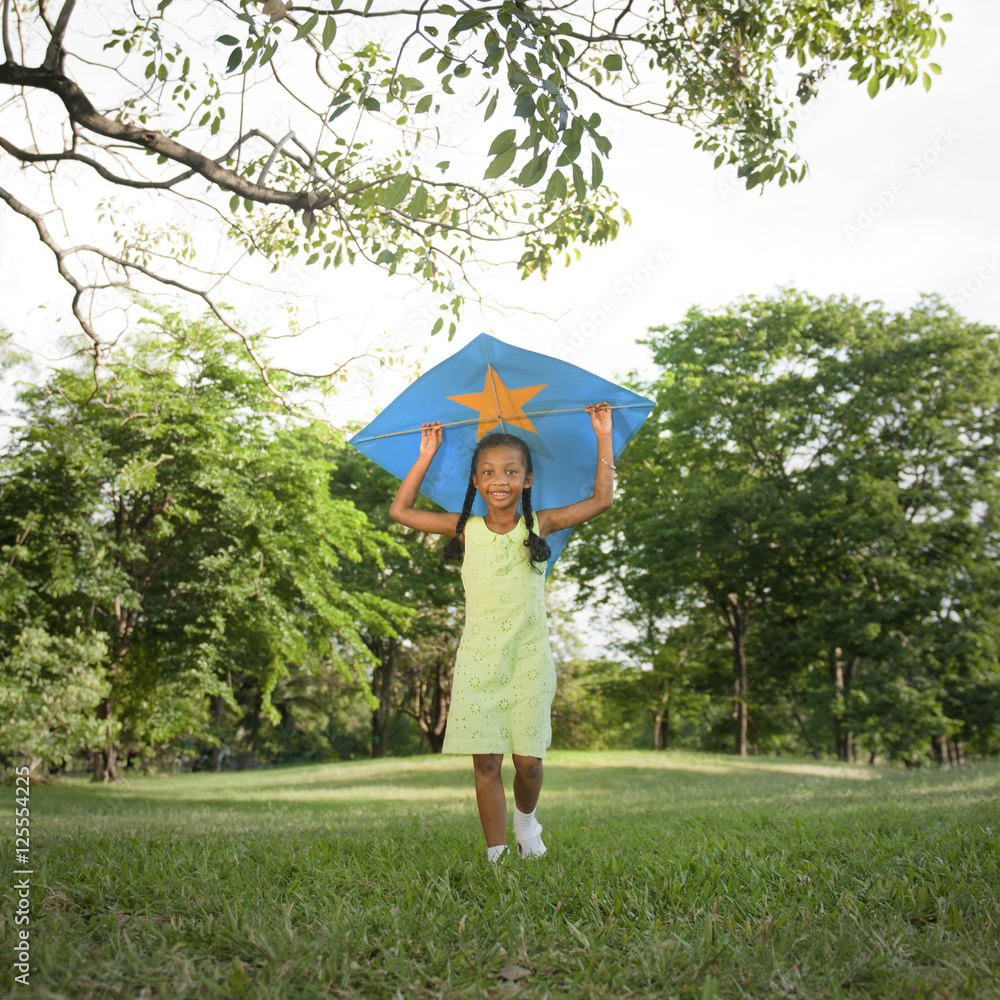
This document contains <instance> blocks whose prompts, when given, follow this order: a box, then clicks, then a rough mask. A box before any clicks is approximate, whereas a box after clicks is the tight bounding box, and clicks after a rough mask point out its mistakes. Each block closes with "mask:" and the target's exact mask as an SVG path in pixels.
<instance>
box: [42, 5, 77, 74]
mask: <svg viewBox="0 0 1000 1000" xmlns="http://www.w3.org/2000/svg"><path fill="white" fill-rule="evenodd" d="M75 6H76V0H66V2H65V3H64V4H63V6H62V10H61V11H59V17H58V19H57V20H56V26H55V27H54V28H53V29H52V37H51V39H49V47H48V48H47V49H46V50H45V59H44V60H43V61H42V68H43V69H47V70H50V71H52V72H57V71H59V70H61V69H62V62H63V38H65V37H66V28H67V27H68V26H69V19H70V17H71V15H72V14H73V8H74V7H75Z"/></svg>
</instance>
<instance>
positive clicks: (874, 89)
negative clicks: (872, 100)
mask: <svg viewBox="0 0 1000 1000" xmlns="http://www.w3.org/2000/svg"><path fill="white" fill-rule="evenodd" d="M878 86H879V81H878V77H877V76H872V78H871V79H870V80H869V81H868V96H869V97H874V96H875V95H876V94H877V93H878Z"/></svg>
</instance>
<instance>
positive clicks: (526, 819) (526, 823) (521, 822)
mask: <svg viewBox="0 0 1000 1000" xmlns="http://www.w3.org/2000/svg"><path fill="white" fill-rule="evenodd" d="M536 826H538V820H536V819H535V810H534V809H532V810H531V812H530V813H523V812H521V810H520V809H518V808H517V805H515V806H514V836H515V837H517V839H518V840H528V839H529V838H530V837H534V836H536V830H535V827H536Z"/></svg>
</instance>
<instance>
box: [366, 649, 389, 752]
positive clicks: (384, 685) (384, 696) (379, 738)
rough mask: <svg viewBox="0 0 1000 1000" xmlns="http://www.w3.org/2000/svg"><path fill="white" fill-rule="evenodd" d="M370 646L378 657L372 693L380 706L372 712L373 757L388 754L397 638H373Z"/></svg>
mask: <svg viewBox="0 0 1000 1000" xmlns="http://www.w3.org/2000/svg"><path fill="white" fill-rule="evenodd" d="M368 648H369V649H370V650H371V651H372V652H373V653H374V654H375V656H377V657H378V660H379V665H378V666H377V667H376V668H375V670H374V673H373V676H372V693H373V694H374V695H375V697H376V698H378V708H376V709H375V710H374V711H373V712H372V757H385V756H387V755H388V752H389V747H388V737H389V722H390V720H391V717H392V682H393V669H394V667H395V660H396V640H395V639H388V640H383V639H381V638H376V639H372V640H371V641H370V642H369V643H368Z"/></svg>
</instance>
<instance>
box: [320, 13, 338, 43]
mask: <svg viewBox="0 0 1000 1000" xmlns="http://www.w3.org/2000/svg"><path fill="white" fill-rule="evenodd" d="M336 37H337V20H336V18H333V17H328V18H327V19H326V24H324V25H323V48H324V49H328V48H329V47H330V46H331V45H332V44H333V40H334V38H336Z"/></svg>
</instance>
